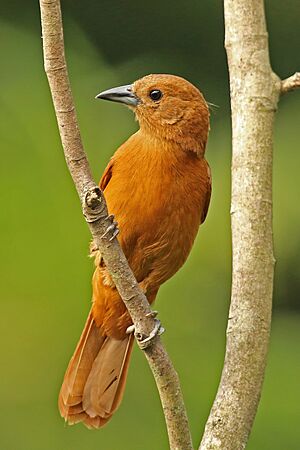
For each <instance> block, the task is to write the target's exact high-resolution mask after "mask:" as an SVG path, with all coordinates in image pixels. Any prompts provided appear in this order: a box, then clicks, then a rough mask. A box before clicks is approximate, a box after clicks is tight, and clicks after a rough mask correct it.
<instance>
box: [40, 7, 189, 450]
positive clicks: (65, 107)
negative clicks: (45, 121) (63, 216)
mask: <svg viewBox="0 0 300 450" xmlns="http://www.w3.org/2000/svg"><path fill="white" fill-rule="evenodd" d="M40 9H41V23H42V32H43V50H44V64H45V71H46V74H47V77H48V81H49V86H50V90H51V94H52V99H53V104H54V108H55V114H56V118H57V122H58V127H59V132H60V136H61V141H62V145H63V149H64V154H65V158H66V162H67V165H68V168H69V171H70V173H71V176H72V178H73V181H74V184H75V186H76V189H77V192H78V194H79V197H80V199H81V203H82V208H83V213H84V216H85V219H86V221H87V223H88V226H89V228H90V231H91V234H92V236H93V240H94V242H95V244H96V245H97V246H98V248H99V250H100V252H101V255H102V257H103V259H104V262H105V265H106V267H107V269H108V271H109V273H110V274H111V276H112V279H113V281H114V283H115V285H116V287H117V289H118V292H119V294H120V296H121V297H122V300H123V301H124V303H125V305H126V307H127V309H128V311H129V313H130V316H131V318H132V320H133V323H134V325H135V330H136V332H135V336H136V339H137V342H138V344H139V345H140V347H141V348H142V349H143V350H144V353H145V356H146V358H147V360H148V363H149V365H150V368H151V370H152V373H153V376H154V378H155V381H156V384H157V388H158V391H159V394H160V398H161V402H162V406H163V411H164V415H165V420H166V425H167V430H168V435H169V442H170V448H171V449H172V450H183V449H184V450H192V449H193V446H192V442H191V436H190V431H189V426H188V419H187V415H186V411H185V406H184V402H183V397H182V393H181V389H180V382H179V378H178V375H177V373H176V371H175V369H174V367H173V365H172V362H171V360H170V358H169V356H168V354H167V352H166V350H165V349H164V347H163V345H162V342H161V340H160V337H159V336H158V335H157V334H156V335H155V333H153V330H155V329H157V325H158V324H157V321H156V320H155V318H154V317H153V314H152V312H151V309H150V305H149V303H148V301H147V298H146V297H145V295H144V294H143V292H142V291H141V289H140V287H139V285H138V283H137V281H136V279H135V277H134V275H133V273H132V271H131V269H130V267H129V265H128V262H127V260H126V258H125V256H124V254H123V252H122V249H121V247H120V245H119V243H118V241H117V240H116V239H114V240H113V241H112V242H110V241H109V237H110V236H109V235H108V234H107V235H106V236H104V233H105V231H106V230H107V227H108V225H110V224H111V222H110V221H109V220H108V218H107V215H108V213H107V207H106V203H105V199H104V196H103V193H102V192H101V190H100V189H99V188H98V186H97V185H96V183H95V182H94V180H93V179H92V176H91V171H90V168H89V164H88V161H87V158H86V155H85V152H84V149H83V145H82V142H81V137H80V132H79V127H78V123H77V118H76V112H75V107H74V103H73V98H72V93H71V89H70V84H69V78H68V72H67V67H66V61H65V56H64V42H63V28H62V19H61V10H60V2H59V0H40ZM146 342H147V345H146V344H145V343H146Z"/></svg>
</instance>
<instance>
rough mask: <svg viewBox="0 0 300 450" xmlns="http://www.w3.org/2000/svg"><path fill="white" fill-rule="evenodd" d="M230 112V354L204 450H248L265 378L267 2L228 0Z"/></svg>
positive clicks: (280, 85) (279, 86)
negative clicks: (231, 263)
mask: <svg viewBox="0 0 300 450" xmlns="http://www.w3.org/2000/svg"><path fill="white" fill-rule="evenodd" d="M224 7H225V47H226V51H227V57H228V66H229V75H230V96H231V111H232V200H231V226H232V253H233V255H232V257H233V268H232V270H233V273H232V292H231V305H230V311H229V318H228V327H227V343H226V354H225V362H224V368H223V372H222V377H221V381H220V385H219V388H218V392H217V395H216V399H215V401H214V404H213V407H212V410H211V412H210V415H209V418H208V421H207V424H206V427H205V432H204V436H203V439H202V442H201V444H200V447H199V448H200V450H208V449H216V450H217V449H222V450H240V449H244V448H245V447H246V443H247V440H248V436H249V433H250V430H251V427H252V424H253V420H254V417H255V414H256V411H257V407H258V403H259V399H260V395H261V389H262V383H263V378H264V372H265V366H266V357H267V350H268V343H269V335H270V326H271V308H272V290H273V272H274V262H275V260H274V256H273V242H272V240H273V237H272V147H273V142H272V140H273V122H274V116H275V112H276V109H277V103H278V100H279V95H280V93H285V92H287V91H289V90H292V89H295V88H296V87H299V85H300V82H299V74H295V75H294V76H293V77H290V78H288V79H287V80H285V81H283V82H281V80H280V79H279V78H278V77H277V75H275V74H274V72H273V71H272V68H271V66H270V61H269V50H268V34H267V30H266V23H265V14H264V3H263V0H225V1H224Z"/></svg>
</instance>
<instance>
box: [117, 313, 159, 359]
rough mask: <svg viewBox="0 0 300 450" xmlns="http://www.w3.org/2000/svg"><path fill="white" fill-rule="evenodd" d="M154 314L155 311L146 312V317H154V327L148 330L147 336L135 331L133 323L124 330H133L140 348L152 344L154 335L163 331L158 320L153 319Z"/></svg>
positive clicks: (129, 332) (155, 314)
mask: <svg viewBox="0 0 300 450" xmlns="http://www.w3.org/2000/svg"><path fill="white" fill-rule="evenodd" d="M156 316H157V311H151V312H150V313H148V314H147V315H146V317H152V318H154V321H155V325H154V328H153V330H152V331H151V332H150V334H149V336H145V335H144V334H142V333H140V332H136V330H135V326H134V325H130V326H129V327H128V328H127V330H126V333H127V334H131V333H133V332H134V335H135V337H136V339H137V341H138V344H139V347H140V348H141V349H142V350H145V349H146V348H147V347H149V346H150V345H151V344H152V342H153V340H154V339H155V338H156V336H160V335H161V334H162V333H163V332H164V331H165V329H164V328H163V327H162V325H161V322H160V320H158V319H155V317H156Z"/></svg>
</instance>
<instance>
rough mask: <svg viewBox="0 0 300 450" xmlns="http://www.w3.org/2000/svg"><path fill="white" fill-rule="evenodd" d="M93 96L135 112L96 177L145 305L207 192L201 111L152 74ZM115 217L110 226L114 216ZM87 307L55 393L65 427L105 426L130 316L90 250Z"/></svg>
mask: <svg viewBox="0 0 300 450" xmlns="http://www.w3.org/2000/svg"><path fill="white" fill-rule="evenodd" d="M96 98H98V99H103V100H109V101H113V102H118V103H122V104H124V105H126V106H128V107H129V108H130V109H131V110H133V111H134V114H135V117H136V119H137V121H138V123H139V130H138V131H137V132H136V133H134V134H133V135H132V136H131V137H129V139H128V140H127V141H126V142H125V143H124V144H122V145H121V146H120V147H119V148H118V149H117V151H116V152H115V153H114V155H113V156H112V158H111V159H110V161H109V163H108V165H107V167H106V169H105V171H104V173H103V175H102V178H101V180H100V183H99V186H100V188H101V190H102V191H103V193H104V196H105V199H106V202H107V207H108V212H109V214H110V215H113V216H112V217H114V218H115V220H116V222H117V223H118V228H115V232H114V234H113V236H112V238H114V237H115V235H116V234H117V232H118V231H119V234H118V240H119V243H120V245H121V247H122V250H123V252H124V254H125V256H126V258H127V260H128V263H129V265H130V267H131V269H132V271H133V273H134V275H135V277H136V280H137V282H138V283H139V286H140V287H141V289H142V291H143V292H144V294H145V295H146V297H147V299H148V301H149V303H150V304H151V303H153V302H154V300H155V298H156V296H157V293H158V290H159V288H160V286H161V285H162V284H163V283H164V282H165V281H167V280H168V279H169V278H170V277H172V276H173V275H174V274H175V273H176V272H177V271H178V270H179V269H180V267H181V266H182V265H183V264H184V262H185V261H186V259H187V257H188V255H189V253H190V251H191V248H192V245H193V242H194V240H195V237H196V235H197V232H198V229H199V226H200V225H201V224H202V223H203V222H204V220H205V218H206V215H207V212H208V207H209V203H210V198H211V185H212V184H211V171H210V167H209V165H208V162H207V161H206V159H205V149H206V144H207V139H208V134H209V128H210V124H209V108H208V105H207V103H206V101H205V99H204V97H203V94H202V93H201V92H200V90H198V89H197V88H196V87H195V86H194V85H193V84H191V83H190V82H189V81H187V80H186V79H184V78H181V77H179V76H175V75H169V74H151V75H146V76H144V77H143V78H140V79H138V80H137V81H135V82H134V83H132V84H129V85H124V86H119V87H116V88H112V89H108V90H106V91H103V92H101V93H100V94H99V95H97V97H96ZM114 223H115V222H114ZM91 256H93V257H94V261H95V271H94V274H93V278H92V288H93V294H92V307H91V310H90V313H89V315H88V318H87V321H86V324H85V327H84V330H83V332H82V335H81V337H80V340H79V343H78V345H77V347H76V349H75V352H74V354H73V356H72V358H71V360H70V363H69V365H68V368H67V370H66V373H65V376H64V380H63V383H62V387H61V390H60V393H59V401H58V404H59V410H60V414H61V416H62V417H63V418H64V419H65V421H67V422H68V423H69V424H75V423H78V422H83V423H84V425H86V426H87V427H88V428H100V427H102V426H103V425H105V424H106V423H107V422H108V421H109V419H110V418H111V417H112V415H113V414H114V412H115V411H116V410H117V408H118V407H119V405H120V403H121V400H122V397H123V393H124V389H125V382H126V377H127V372H128V366H129V360H130V355H131V352H132V348H133V342H134V335H133V333H130V332H129V331H128V330H130V327H131V326H132V320H131V318H130V315H129V313H128V311H127V309H126V307H125V305H124V303H123V301H122V299H121V297H120V296H119V294H118V291H117V289H116V287H115V285H114V282H113V280H112V278H111V276H110V274H109V272H108V270H107V268H106V266H105V263H104V261H103V259H102V257H101V254H100V252H99V250H98V248H97V246H96V245H95V244H94V243H93V242H92V244H91Z"/></svg>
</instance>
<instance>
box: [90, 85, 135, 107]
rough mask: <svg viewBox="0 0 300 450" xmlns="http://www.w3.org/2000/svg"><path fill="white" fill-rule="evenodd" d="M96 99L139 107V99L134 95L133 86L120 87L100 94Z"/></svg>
mask: <svg viewBox="0 0 300 450" xmlns="http://www.w3.org/2000/svg"><path fill="white" fill-rule="evenodd" d="M96 98H101V99H103V100H110V101H112V102H119V103H125V105H128V106H137V104H138V103H139V98H138V97H137V96H136V95H135V94H134V92H133V89H132V84H127V85H126V86H119V87H115V88H112V89H108V90H107V91H103V92H100V94H98V95H96Z"/></svg>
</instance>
